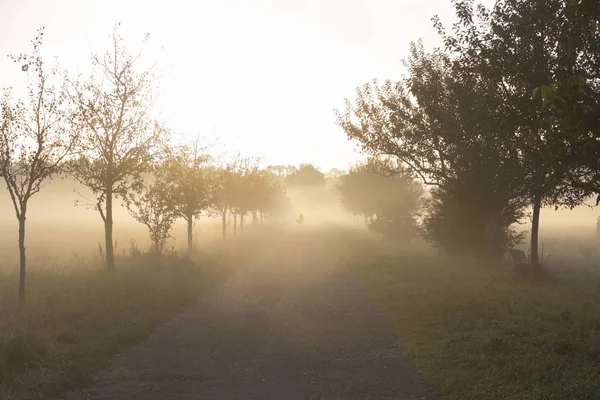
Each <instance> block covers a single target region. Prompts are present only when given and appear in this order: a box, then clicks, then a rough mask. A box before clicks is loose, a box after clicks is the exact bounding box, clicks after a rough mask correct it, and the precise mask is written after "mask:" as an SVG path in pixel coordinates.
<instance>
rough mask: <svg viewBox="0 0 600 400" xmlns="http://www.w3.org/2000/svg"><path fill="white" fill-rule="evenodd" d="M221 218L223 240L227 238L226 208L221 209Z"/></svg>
mask: <svg viewBox="0 0 600 400" xmlns="http://www.w3.org/2000/svg"><path fill="white" fill-rule="evenodd" d="M221 218H222V221H223V241H225V239H226V238H227V209H225V208H224V209H223V212H222V213H221Z"/></svg>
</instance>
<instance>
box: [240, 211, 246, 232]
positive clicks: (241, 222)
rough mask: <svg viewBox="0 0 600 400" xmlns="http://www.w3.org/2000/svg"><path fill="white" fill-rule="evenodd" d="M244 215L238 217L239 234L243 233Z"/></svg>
mask: <svg viewBox="0 0 600 400" xmlns="http://www.w3.org/2000/svg"><path fill="white" fill-rule="evenodd" d="M244 216H245V215H244V214H242V215H240V233H242V232H244Z"/></svg>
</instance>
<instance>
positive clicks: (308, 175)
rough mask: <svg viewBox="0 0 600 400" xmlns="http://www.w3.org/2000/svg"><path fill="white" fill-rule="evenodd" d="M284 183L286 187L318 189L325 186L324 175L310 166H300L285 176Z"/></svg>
mask: <svg viewBox="0 0 600 400" xmlns="http://www.w3.org/2000/svg"><path fill="white" fill-rule="evenodd" d="M285 182H286V185H288V186H296V187H308V186H312V187H319V188H320V187H323V185H324V184H325V175H324V174H323V173H322V172H321V171H319V170H318V169H317V168H316V167H315V166H314V165H312V164H302V165H300V166H299V167H298V169H297V170H294V171H293V172H291V173H289V174H288V175H287V177H286V179H285Z"/></svg>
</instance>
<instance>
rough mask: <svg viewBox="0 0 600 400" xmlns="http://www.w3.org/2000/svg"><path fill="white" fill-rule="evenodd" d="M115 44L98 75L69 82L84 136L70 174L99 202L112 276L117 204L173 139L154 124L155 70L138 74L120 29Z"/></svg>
mask: <svg viewBox="0 0 600 400" xmlns="http://www.w3.org/2000/svg"><path fill="white" fill-rule="evenodd" d="M148 37H149V36H148V35H146V38H145V40H144V42H145V41H146V40H147V39H148ZM111 40H112V50H111V51H109V52H107V53H106V54H105V55H104V56H103V57H100V56H93V58H92V64H93V66H94V72H93V73H92V75H91V76H90V77H89V78H88V79H86V80H81V79H78V80H75V81H72V80H70V89H71V90H70V96H71V99H72V101H73V102H74V103H75V106H76V109H75V113H74V117H73V120H74V121H75V123H76V129H78V130H80V132H81V135H82V143H81V146H80V149H79V151H78V157H77V160H76V161H75V162H73V163H72V165H71V167H72V168H71V172H72V173H73V175H74V176H75V178H76V179H77V180H78V181H79V182H80V183H82V184H83V185H85V186H86V187H88V188H89V189H90V190H91V191H92V193H93V194H94V195H95V196H96V199H95V205H94V208H95V209H96V210H97V211H98V213H99V214H100V217H101V218H102V221H103V222H104V232H105V243H106V266H107V269H108V271H114V270H115V269H116V268H115V260H114V250H113V225H114V223H113V200H114V199H115V198H121V199H125V198H126V196H127V194H128V193H129V192H130V191H132V190H133V191H135V190H139V189H140V188H141V185H142V173H143V172H145V171H147V170H148V169H149V165H150V163H151V162H152V161H153V159H154V158H155V156H156V152H157V151H158V150H159V149H160V146H161V142H162V141H163V139H164V137H165V136H166V135H167V134H168V131H167V130H166V128H164V127H163V126H162V125H161V124H159V123H158V122H155V121H152V120H151V118H150V113H149V109H150V106H151V105H152V98H151V87H150V85H151V82H152V76H151V72H152V68H148V69H144V70H142V71H141V72H136V69H135V68H136V66H137V62H138V61H139V59H140V57H141V51H140V53H138V54H137V55H136V56H131V55H130V54H129V53H128V52H127V51H126V49H125V48H124V46H123V38H122V37H121V36H120V35H119V34H118V33H117V30H116V29H115V30H114V31H113V34H112V35H111Z"/></svg>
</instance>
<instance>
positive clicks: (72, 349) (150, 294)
mask: <svg viewBox="0 0 600 400" xmlns="http://www.w3.org/2000/svg"><path fill="white" fill-rule="evenodd" d="M203 247H204V251H202V252H201V253H200V254H199V255H198V256H197V257H196V258H195V259H194V260H193V261H186V260H183V259H182V258H181V257H179V258H178V259H171V260H169V261H167V262H161V263H156V262H152V260H150V259H148V258H145V257H143V256H139V255H138V256H133V257H131V256H129V255H127V256H122V255H121V256H120V260H119V266H120V268H119V270H118V272H117V273H116V274H106V273H104V272H102V271H101V270H100V269H99V266H100V265H99V263H98V262H97V261H93V260H92V259H91V257H87V258H85V259H84V258H83V257H81V256H79V257H70V258H69V257H68V255H67V254H68V253H65V254H66V255H65V257H64V258H63V259H62V260H61V261H58V262H53V261H52V259H49V258H47V257H44V255H43V254H41V255H40V254H35V253H34V254H32V257H30V259H31V260H33V261H32V262H31V263H30V268H29V273H28V277H27V305H26V308H25V309H24V310H21V311H19V310H17V308H16V299H17V273H16V271H15V269H14V268H11V269H5V270H4V271H2V272H0V399H7V400H8V399H54V398H61V396H62V395H63V394H64V393H65V392H66V391H68V390H70V389H72V388H75V387H80V386H84V385H87V384H89V383H90V382H91V379H92V377H93V375H94V374H95V373H96V372H97V371H99V370H100V369H101V368H103V367H105V366H106V365H107V363H108V362H109V361H110V360H111V359H112V358H113V357H114V355H115V354H116V353H117V351H118V350H119V349H121V348H122V347H124V346H129V345H131V344H133V343H136V342H138V341H140V340H141V339H143V338H144V337H146V336H147V335H148V334H149V333H150V332H152V330H153V328H154V327H156V326H157V325H158V324H160V323H162V322H163V321H165V319H167V318H169V317H170V316H172V315H173V314H175V313H177V312H179V311H180V310H181V309H182V308H184V307H185V306H186V305H188V304H190V302H192V301H193V300H194V299H195V298H196V297H197V296H198V295H199V294H200V293H201V292H202V291H203V290H205V289H207V288H208V287H210V286H211V285H213V284H215V283H216V282H218V281H219V280H221V279H222V278H223V277H224V276H226V275H227V273H228V272H229V271H230V270H231V267H232V266H233V265H235V262H236V261H237V257H239V255H238V254H237V253H236V251H234V250H233V249H232V248H229V249H227V251H225V249H223V248H221V247H220V246H218V245H211V247H210V248H209V249H207V246H206V245H204V246H203ZM88 251H89V253H88V254H91V253H93V251H94V249H93V248H90V249H89V250H88ZM36 256H37V257H36ZM66 259H70V261H69V262H65V261H64V260H66ZM77 261H79V262H80V263H82V264H75V262H77Z"/></svg>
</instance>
